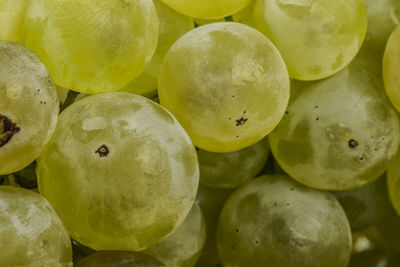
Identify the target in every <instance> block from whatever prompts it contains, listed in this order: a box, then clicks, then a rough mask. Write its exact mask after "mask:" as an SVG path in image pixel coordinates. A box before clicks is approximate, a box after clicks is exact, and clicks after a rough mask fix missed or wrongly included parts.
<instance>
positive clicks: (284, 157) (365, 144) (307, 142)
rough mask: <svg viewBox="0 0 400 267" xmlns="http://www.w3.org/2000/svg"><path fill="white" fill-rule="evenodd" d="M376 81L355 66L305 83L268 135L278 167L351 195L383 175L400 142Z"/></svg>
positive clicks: (308, 181)
mask: <svg viewBox="0 0 400 267" xmlns="http://www.w3.org/2000/svg"><path fill="white" fill-rule="evenodd" d="M379 84H380V83H379V80H377V78H376V77H375V75H372V74H370V73H368V72H367V71H366V70H364V69H362V68H358V67H349V68H346V69H344V70H343V71H341V72H340V73H338V74H336V75H334V76H333V77H330V78H328V79H325V80H322V81H319V82H314V83H309V84H307V85H305V86H304V87H303V88H293V90H296V89H301V90H302V92H301V93H300V94H299V95H298V96H297V98H295V99H293V102H292V103H291V104H290V105H289V107H288V110H287V115H286V116H285V117H284V118H283V120H282V121H281V123H280V124H279V126H278V127H277V128H276V129H275V130H274V131H273V132H272V133H271V134H270V135H269V140H270V146H271V151H272V152H273V154H274V156H275V158H276V160H277V161H278V163H279V165H280V166H281V167H282V168H283V169H284V170H285V171H286V172H287V173H288V174H289V175H290V176H291V177H293V178H294V179H296V180H297V181H299V182H301V183H303V184H305V185H307V186H310V187H314V188H319V189H327V190H349V189H355V188H358V187H361V186H363V185H366V184H368V183H370V182H372V181H374V180H375V179H377V178H378V177H379V176H380V175H382V174H383V172H384V171H385V169H386V168H387V165H388V163H389V160H390V159H391V158H392V157H393V156H394V155H395V154H396V152H397V147H398V145H399V141H400V128H399V119H398V115H397V114H396V111H395V110H394V109H393V108H392V106H391V105H390V103H389V101H388V100H387V99H386V98H385V97H384V96H383V95H381V94H380V93H379V91H378V89H377V86H378V85H379Z"/></svg>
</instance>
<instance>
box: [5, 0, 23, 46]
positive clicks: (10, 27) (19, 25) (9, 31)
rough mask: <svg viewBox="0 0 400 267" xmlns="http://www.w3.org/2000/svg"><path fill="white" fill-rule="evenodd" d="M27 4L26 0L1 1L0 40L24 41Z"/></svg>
mask: <svg viewBox="0 0 400 267" xmlns="http://www.w3.org/2000/svg"><path fill="white" fill-rule="evenodd" d="M26 6H27V2H26V1H25V0H1V1H0V40H4V41H13V42H21V41H22V38H23V34H24V31H23V21H24V12H25V10H26Z"/></svg>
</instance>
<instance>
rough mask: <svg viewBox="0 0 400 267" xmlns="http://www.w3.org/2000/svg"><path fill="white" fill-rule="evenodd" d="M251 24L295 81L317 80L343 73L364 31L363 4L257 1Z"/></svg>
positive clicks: (352, 0)
mask: <svg viewBox="0 0 400 267" xmlns="http://www.w3.org/2000/svg"><path fill="white" fill-rule="evenodd" d="M253 20H254V25H253V26H255V27H256V28H257V29H259V30H261V31H262V32H263V33H264V34H266V35H267V36H268V37H269V38H270V39H271V41H272V42H273V43H274V44H275V46H276V47H277V48H278V49H279V51H280V52H281V54H282V56H283V58H284V59H285V62H286V65H287V67H288V70H289V74H290V77H291V78H293V79H298V80H318V79H322V78H325V77H328V76H330V75H333V74H334V73H336V72H338V71H339V70H341V69H343V68H344V67H345V66H346V65H348V64H349V63H350V61H351V60H352V59H353V58H354V57H355V56H356V54H357V52H358V51H359V49H360V47H361V45H362V43H363V41H364V38H365V34H366V30H367V16H366V10H365V5H364V3H363V0H257V1H256V5H255V7H254V18H253Z"/></svg>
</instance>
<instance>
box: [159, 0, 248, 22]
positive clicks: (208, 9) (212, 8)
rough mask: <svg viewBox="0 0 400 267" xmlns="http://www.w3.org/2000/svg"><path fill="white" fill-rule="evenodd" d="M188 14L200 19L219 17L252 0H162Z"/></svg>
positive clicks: (242, 6)
mask: <svg viewBox="0 0 400 267" xmlns="http://www.w3.org/2000/svg"><path fill="white" fill-rule="evenodd" d="M161 1H163V2H164V3H165V4H166V5H168V6H170V7H171V8H172V9H175V10H176V11H177V12H179V13H182V14H184V15H186V16H189V17H193V18H198V19H218V18H223V17H226V16H229V15H232V14H234V13H236V12H238V11H239V10H241V9H242V8H244V7H245V6H246V5H247V4H248V3H249V2H250V0H161Z"/></svg>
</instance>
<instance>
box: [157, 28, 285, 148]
mask: <svg viewBox="0 0 400 267" xmlns="http://www.w3.org/2000/svg"><path fill="white" fill-rule="evenodd" d="M158 91H159V97H160V101H161V104H162V105H163V106H165V107H166V108H167V109H169V110H170V111H171V112H172V114H174V115H175V116H176V117H177V119H178V120H179V121H180V122H181V123H182V125H183V127H184V128H185V129H186V131H187V132H188V133H189V135H190V137H191V138H192V140H193V142H194V143H195V145H196V146H198V147H199V148H201V149H204V150H207V151H212V152H231V151H235V150H239V149H242V148H245V147H247V146H250V145H253V144H254V143H256V142H258V141H259V140H261V139H262V138H263V137H265V136H266V135H267V134H268V133H269V132H270V131H271V130H272V129H273V128H274V127H275V126H276V125H277V124H278V122H279V121H280V119H281V118H282V116H283V114H284V112H285V109H286V105H287V102H288V98H289V78H288V73H287V70H286V67H285V64H284V62H283V60H282V58H281V56H280V54H279V52H278V50H276V48H275V47H274V46H273V44H272V43H271V42H270V41H269V40H268V39H267V38H266V37H265V36H263V35H262V34H261V33H260V32H258V31H256V30H254V29H252V28H251V27H249V26H246V25H243V24H239V23H233V22H222V23H213V24H208V25H205V26H201V27H198V28H196V29H194V30H192V31H190V32H188V33H186V34H185V35H184V36H182V37H181V38H180V39H179V40H178V41H177V42H176V43H175V44H174V45H173V46H172V47H171V49H170V50H169V51H168V53H167V55H166V56H165V58H164V62H163V65H162V67H161V73H160V79H159V88H158Z"/></svg>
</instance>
